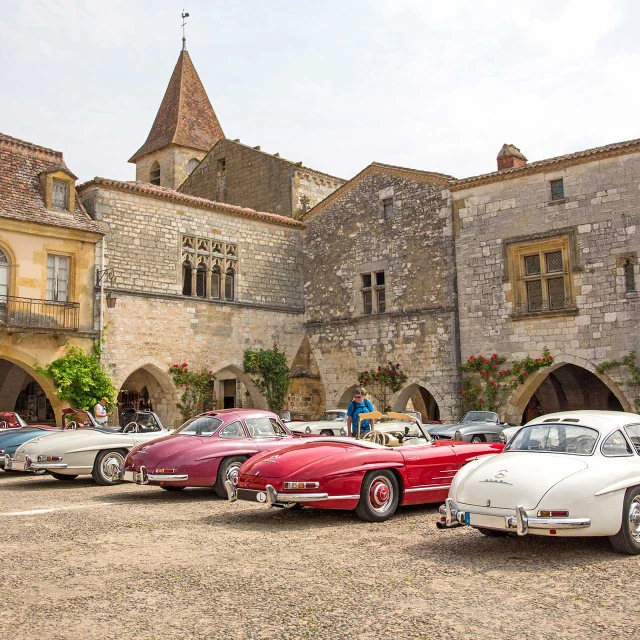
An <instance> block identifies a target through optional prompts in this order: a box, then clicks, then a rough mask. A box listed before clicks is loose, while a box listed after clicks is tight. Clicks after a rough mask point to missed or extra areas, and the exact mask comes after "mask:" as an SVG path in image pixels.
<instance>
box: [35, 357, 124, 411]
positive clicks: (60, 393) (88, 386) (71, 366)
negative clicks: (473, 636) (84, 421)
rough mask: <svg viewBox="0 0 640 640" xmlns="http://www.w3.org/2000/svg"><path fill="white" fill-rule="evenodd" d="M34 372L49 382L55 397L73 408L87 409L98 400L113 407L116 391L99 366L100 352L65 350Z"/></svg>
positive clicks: (91, 407)
mask: <svg viewBox="0 0 640 640" xmlns="http://www.w3.org/2000/svg"><path fill="white" fill-rule="evenodd" d="M38 371H39V372H40V373H42V374H43V375H45V376H48V377H49V378H51V379H52V380H53V384H54V386H55V388H56V396H57V397H58V398H60V399H61V400H66V401H67V402H68V403H69V405H70V406H71V407H72V408H73V409H84V410H90V409H93V407H94V406H95V405H96V403H98V402H99V401H100V400H101V399H102V398H109V403H110V404H113V403H114V401H115V397H116V390H115V388H114V386H113V383H112V382H111V380H110V378H109V376H107V374H106V373H105V372H104V370H103V369H102V365H101V364H100V352H99V350H98V349H95V350H94V351H93V353H86V352H85V351H83V349H81V348H80V347H68V348H67V353H66V354H65V355H64V356H62V357H61V358H58V359H57V360H54V361H53V362H52V363H51V364H49V365H48V366H47V367H45V368H42V367H38Z"/></svg>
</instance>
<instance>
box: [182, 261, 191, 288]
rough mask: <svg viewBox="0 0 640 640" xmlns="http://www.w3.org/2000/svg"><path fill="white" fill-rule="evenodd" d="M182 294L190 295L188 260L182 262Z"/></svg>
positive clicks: (189, 266) (189, 265) (189, 264)
mask: <svg viewBox="0 0 640 640" xmlns="http://www.w3.org/2000/svg"><path fill="white" fill-rule="evenodd" d="M182 295H183V296H190V295H191V263H190V262H189V261H188V260H185V261H184V262H183V263H182Z"/></svg>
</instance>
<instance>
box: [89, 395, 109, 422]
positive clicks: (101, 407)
mask: <svg viewBox="0 0 640 640" xmlns="http://www.w3.org/2000/svg"><path fill="white" fill-rule="evenodd" d="M108 404H109V398H107V397H104V398H102V400H100V402H98V403H97V404H96V406H95V407H94V408H93V415H94V417H95V419H96V422H97V423H98V424H99V425H100V426H103V425H105V424H107V420H108V419H109V416H110V415H111V413H112V412H111V411H107V405H108Z"/></svg>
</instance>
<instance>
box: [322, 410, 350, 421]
mask: <svg viewBox="0 0 640 640" xmlns="http://www.w3.org/2000/svg"><path fill="white" fill-rule="evenodd" d="M346 419H347V414H346V413H345V412H344V411H326V412H325V414H324V415H323V416H322V418H320V420H321V421H323V422H328V421H334V420H341V421H344V420H346Z"/></svg>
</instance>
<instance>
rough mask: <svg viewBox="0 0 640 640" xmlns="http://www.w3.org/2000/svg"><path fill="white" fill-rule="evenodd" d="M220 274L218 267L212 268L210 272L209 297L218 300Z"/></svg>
mask: <svg viewBox="0 0 640 640" xmlns="http://www.w3.org/2000/svg"><path fill="white" fill-rule="evenodd" d="M221 278H222V272H221V271H220V267H213V269H212V270H211V297H212V298H214V299H216V300H220V280H221Z"/></svg>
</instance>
